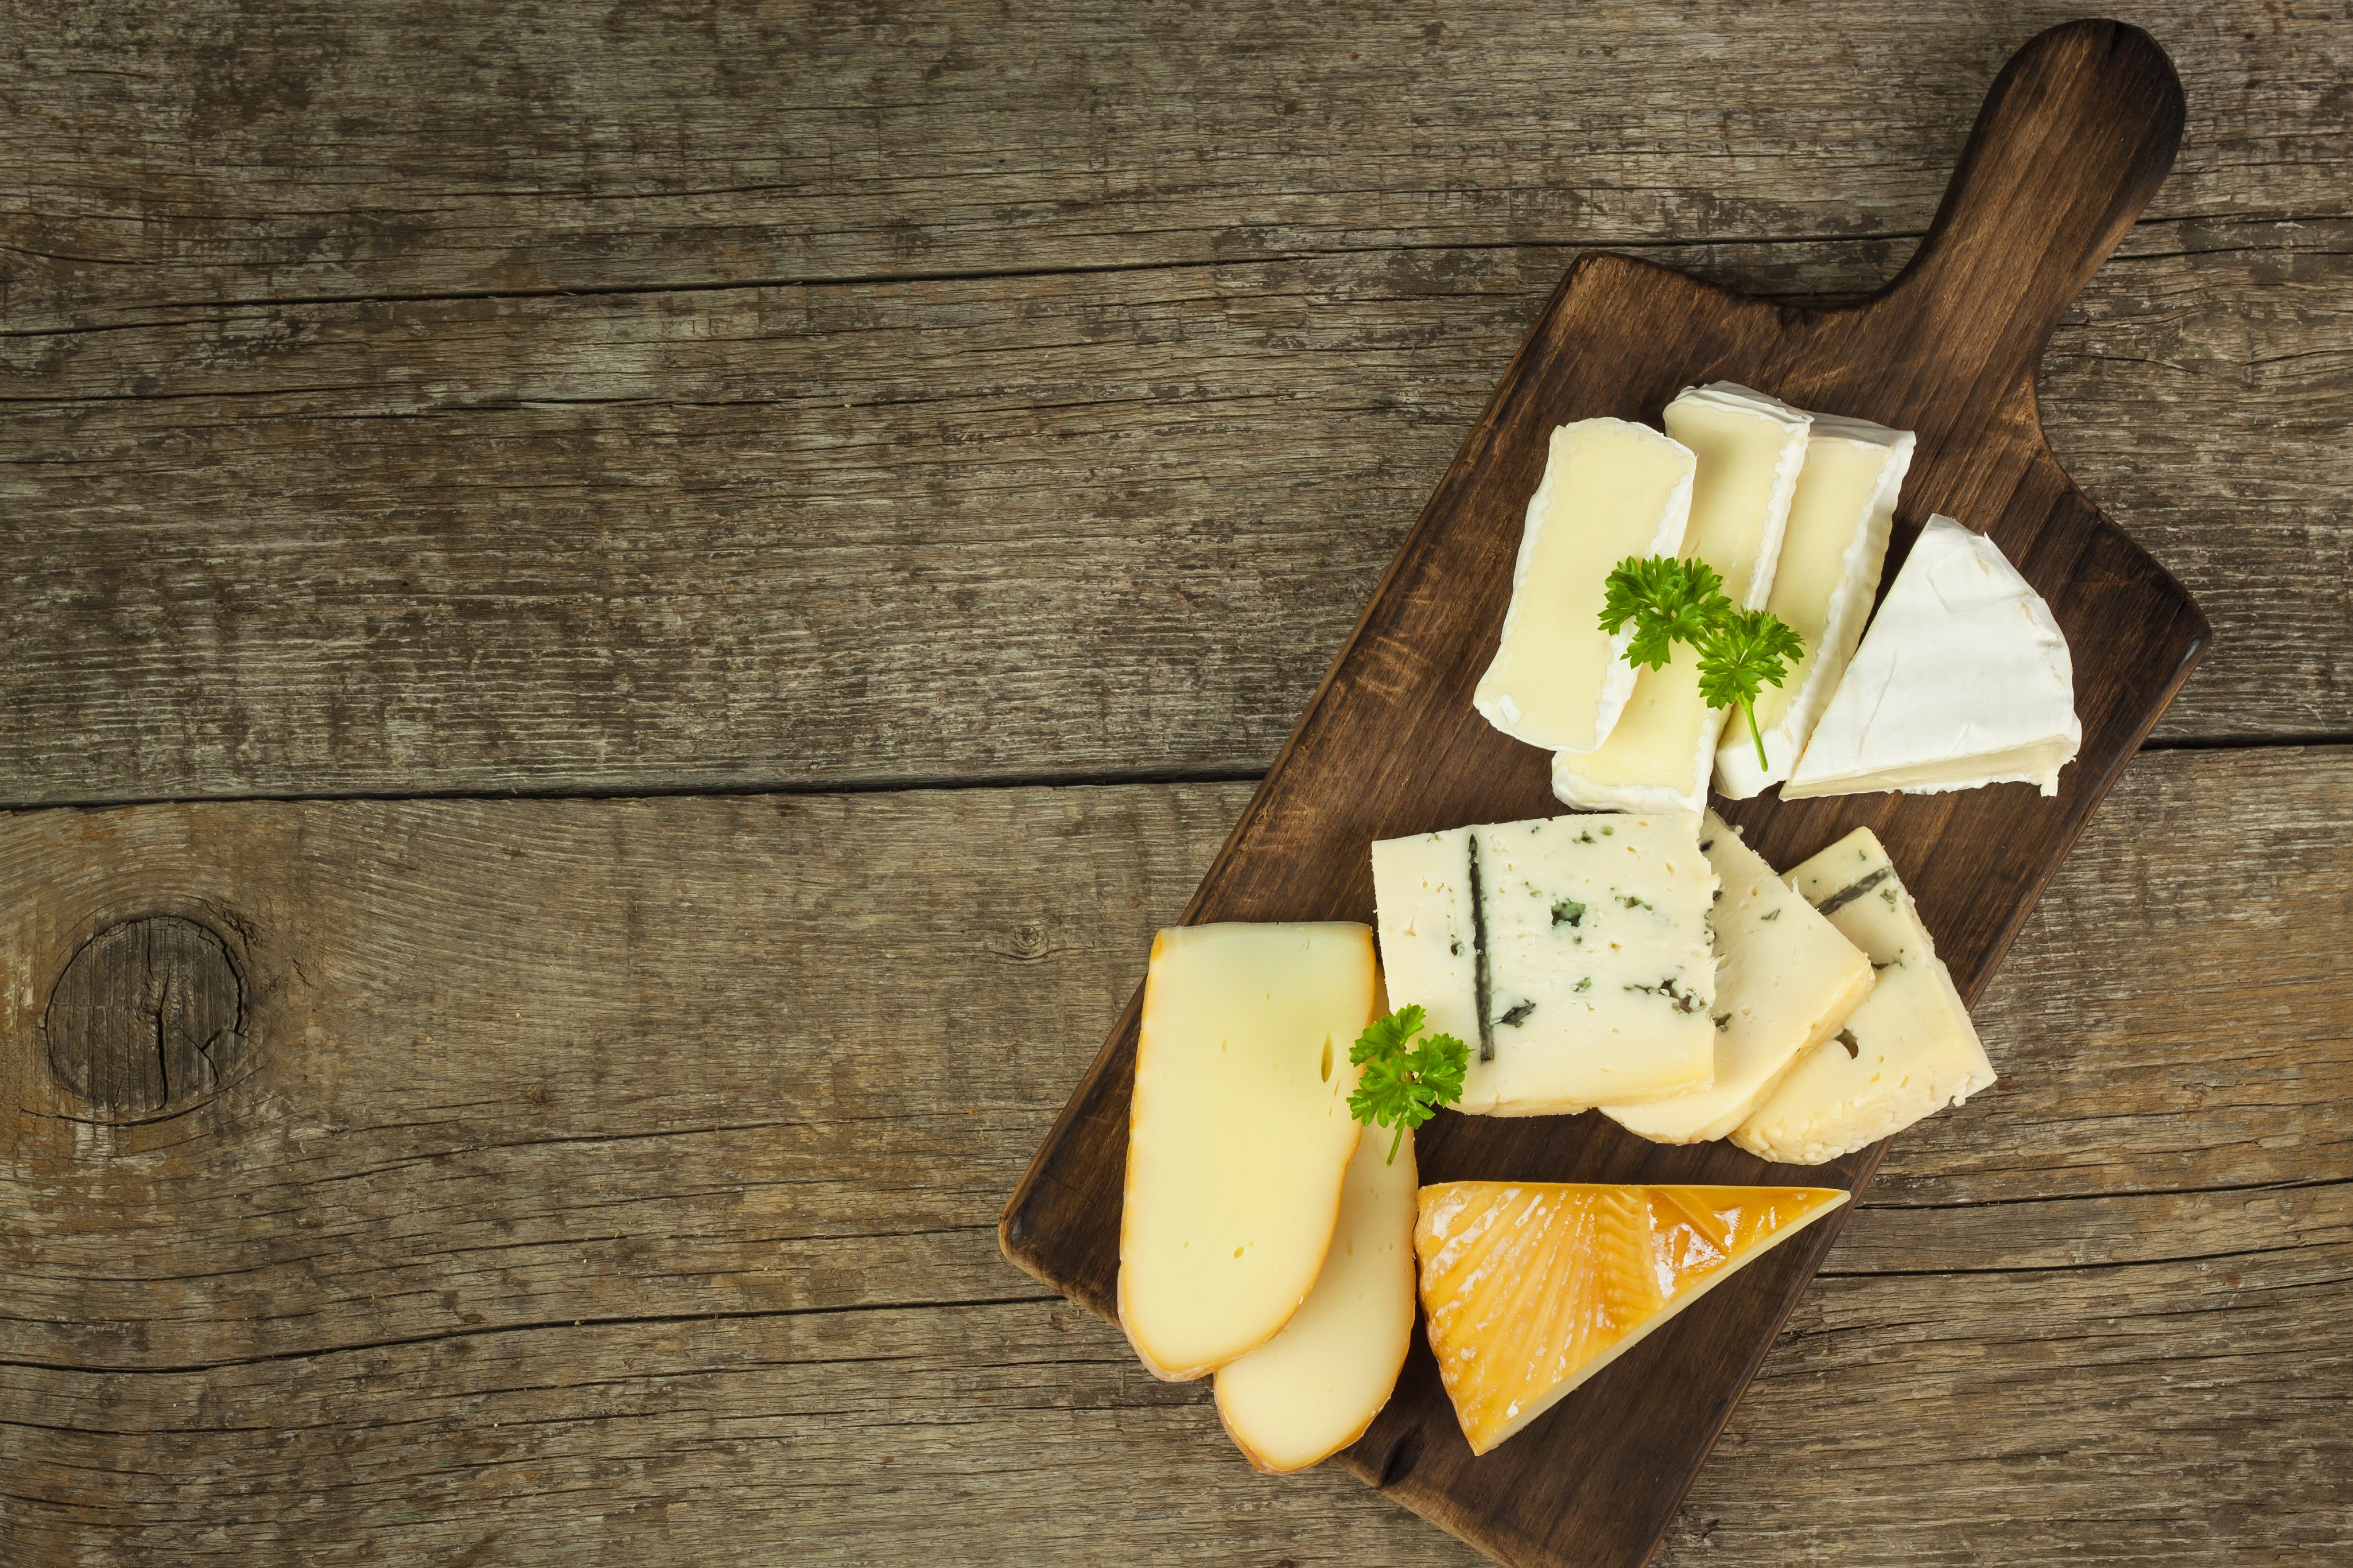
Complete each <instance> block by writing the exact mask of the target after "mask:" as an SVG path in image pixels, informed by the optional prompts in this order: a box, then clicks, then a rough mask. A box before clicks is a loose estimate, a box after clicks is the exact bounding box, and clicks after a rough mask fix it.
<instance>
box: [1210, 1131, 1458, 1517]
mask: <svg viewBox="0 0 2353 1568" xmlns="http://www.w3.org/2000/svg"><path fill="white" fill-rule="evenodd" d="M1392 1144H1394V1146H1395V1148H1396V1151H1397V1157H1396V1158H1395V1159H1394V1160H1392V1159H1391V1158H1390V1157H1389V1152H1390V1148H1391V1146H1392ZM1417 1186H1418V1182H1417V1180H1416V1177H1415V1174H1414V1163H1413V1134H1412V1133H1411V1132H1408V1133H1406V1134H1405V1135H1404V1137H1403V1138H1402V1139H1400V1138H1398V1134H1397V1132H1396V1131H1395V1130H1394V1129H1391V1128H1388V1127H1367V1128H1366V1129H1365V1130H1364V1131H1362V1132H1360V1133H1359V1134H1357V1138H1356V1155H1355V1157H1354V1158H1353V1159H1351V1160H1350V1161H1349V1162H1348V1171H1347V1175H1346V1176H1345V1179H1344V1181H1343V1184H1342V1186H1341V1188H1340V1220H1339V1224H1338V1225H1337V1226H1335V1228H1334V1230H1333V1232H1332V1246H1331V1248H1330V1250H1328V1251H1326V1252H1325V1253H1324V1269H1323V1272H1321V1273H1320V1274H1318V1275H1316V1277H1315V1288H1314V1289H1312V1290H1310V1291H1309V1292H1308V1293H1307V1300H1305V1301H1303V1302H1302V1303H1301V1304H1300V1308H1299V1310H1298V1311H1296V1312H1294V1313H1293V1314H1292V1318H1291V1321H1289V1322H1287V1323H1285V1324H1283V1325H1282V1332H1280V1333H1278V1334H1276V1335H1275V1336H1274V1338H1272V1339H1271V1340H1269V1341H1267V1342H1266V1343H1264V1344H1262V1345H1261V1346H1259V1347H1258V1349H1256V1350H1254V1351H1252V1352H1250V1353H1249V1354H1248V1355H1246V1356H1243V1357H1242V1358H1241V1359H1240V1360H1239V1361H1229V1362H1228V1363H1226V1364H1225V1365H1223V1366H1221V1367H1219V1369H1218V1383H1217V1389H1218V1419H1219V1421H1220V1422H1222V1423H1223V1424H1224V1426H1225V1428H1226V1433H1227V1435H1228V1436H1230V1437H1232V1438H1233V1440H1234V1446H1235V1447H1238V1448H1240V1450H1241V1451H1242V1455H1243V1457H1244V1458H1247V1459H1249V1460H1250V1463H1251V1464H1252V1465H1254V1466H1256V1467H1257V1468H1260V1469H1261V1470H1265V1471H1267V1472H1269V1473H1270V1474H1273V1475H1282V1474H1285V1473H1287V1472H1289V1471H1292V1470H1303V1469H1305V1468H1307V1467H1308V1466H1310V1465H1313V1464H1315V1463H1317V1462H1318V1461H1319V1460H1322V1459H1324V1458H1329V1457H1330V1456H1332V1455H1334V1454H1336V1453H1338V1452H1339V1451H1340V1450H1341V1449H1343V1448H1345V1447H1347V1446H1348V1445H1349V1444H1351V1443H1353V1442H1355V1441H1356V1439H1357V1438H1359V1437H1361V1436H1364V1435H1365V1428H1366V1427H1367V1426H1371V1425H1372V1424H1373V1417H1374V1416H1376V1415H1379V1414H1380V1412H1381V1406H1382V1405H1387V1404H1388V1401H1389V1392H1390V1391H1391V1390H1392V1389H1394V1388H1395V1387H1396V1386H1397V1380H1398V1373H1399V1372H1400V1371H1402V1370H1403V1369H1404V1367H1405V1352H1406V1350H1407V1348H1408V1347H1409V1345H1410V1344H1411V1343H1412V1342H1413V1301H1414V1296H1413V1226H1414V1215H1415V1202H1414V1194H1415V1190H1416V1188H1417Z"/></svg>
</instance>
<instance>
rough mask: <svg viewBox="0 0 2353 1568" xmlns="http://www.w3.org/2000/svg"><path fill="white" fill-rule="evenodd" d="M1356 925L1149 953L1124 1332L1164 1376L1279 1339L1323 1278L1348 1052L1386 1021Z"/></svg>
mask: <svg viewBox="0 0 2353 1568" xmlns="http://www.w3.org/2000/svg"><path fill="white" fill-rule="evenodd" d="M1372 935H1373V933H1372V932H1371V931H1368V930H1367V929H1366V928H1365V927H1363V926H1361V925H1356V924H1352V923H1345V922H1336V921H1335V922H1332V923H1327V924H1313V925H1204V926H1185V927H1179V928H1176V929H1174V930H1169V931H1162V932H1161V933H1160V934H1159V935H1158V936H1157V937H1155V938H1154V939H1153V943H1152V966H1151V969H1150V970H1149V971H1148V972H1147V973H1146V974H1145V982H1144V1019H1143V1026H1142V1030H1141V1033H1140V1034H1139V1035H1138V1037H1137V1040H1136V1047H1135V1089H1134V1098H1133V1099H1132V1100H1131V1101H1130V1106H1129V1111H1128V1131H1127V1190H1126V1196H1125V1202H1124V1205H1123V1207H1122V1209H1121V1212H1120V1224H1119V1321H1120V1327H1122V1328H1123V1329H1124V1330H1125V1331H1127V1337H1128V1342H1130V1343H1131V1344H1133V1345H1134V1347H1135V1352H1136V1354H1137V1355H1138V1356H1139V1357H1140V1358H1141V1359H1142V1360H1143V1362H1144V1364H1145V1367H1147V1368H1148V1369H1149V1370H1150V1371H1151V1372H1152V1373H1153V1374H1154V1375H1155V1376H1157V1377H1164V1378H1169V1379H1183V1378H1192V1377H1198V1376H1200V1375H1202V1374H1203V1373H1207V1372H1210V1371H1212V1370H1214V1369H1216V1368H1218V1367H1219V1366H1222V1365H1224V1364H1225V1363H1228V1362H1229V1361H1232V1360H1234V1359H1235V1358H1237V1357H1239V1356H1242V1355H1245V1354H1247V1353H1249V1352H1251V1351H1253V1350H1256V1349H1257V1348H1258V1347H1259V1346H1260V1345H1262V1344H1264V1343H1265V1342H1267V1341H1268V1340H1271V1339H1272V1338H1273V1337H1274V1335H1275V1333H1276V1331H1278V1330H1280V1329H1281V1328H1282V1325H1283V1324H1284V1323H1286V1322H1288V1321H1290V1319H1291V1315H1292V1314H1293V1312H1295V1311H1297V1310H1299V1304H1300V1302H1302V1301H1303V1300H1305V1299H1306V1297H1307V1292H1308V1290H1309V1289H1310V1288H1311V1287H1313V1286H1314V1283H1315V1276H1316V1274H1317V1272H1318V1270H1320V1269H1321V1268H1323V1267H1324V1248H1325V1247H1326V1246H1327V1245H1328V1244H1329V1243H1330V1241H1331V1239H1332V1227H1333V1224H1334V1222H1335V1218H1336V1216H1337V1215H1338V1213H1339V1208H1340V1185H1341V1173H1342V1172H1344V1171H1345V1169H1346V1168H1347V1164H1348V1160H1349V1157H1350V1156H1351V1155H1352V1154H1354V1153H1355V1152H1356V1121H1354V1120H1353V1119H1352V1118H1351V1117H1350V1116H1349V1114H1348V1096H1349V1094H1350V1093H1351V1092H1352V1091H1353V1090H1354V1089H1355V1088H1356V1068H1354V1067H1352V1066H1350V1065H1349V1062H1348V1047H1350V1046H1352V1045H1354V1044H1355V1043H1356V1037H1357V1036H1358V1035H1361V1034H1362V1033H1364V1031H1365V1026H1366V1025H1367V1024H1369V1023H1371V1022H1372V1020H1373V1016H1374V1011H1373V1010H1374V1005H1375V1002H1374V998H1375V994H1376V983H1375V975H1374V967H1373V940H1372Z"/></svg>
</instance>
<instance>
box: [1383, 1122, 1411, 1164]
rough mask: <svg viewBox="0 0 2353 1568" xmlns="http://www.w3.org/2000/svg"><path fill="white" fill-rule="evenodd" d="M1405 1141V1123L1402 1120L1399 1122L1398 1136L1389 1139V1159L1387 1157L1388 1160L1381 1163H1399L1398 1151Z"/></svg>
mask: <svg viewBox="0 0 2353 1568" xmlns="http://www.w3.org/2000/svg"><path fill="white" fill-rule="evenodd" d="M1404 1142H1405V1123H1404V1122H1402V1121H1400V1122H1398V1130H1397V1136H1396V1137H1394V1138H1392V1139H1390V1140H1389V1157H1388V1159H1386V1160H1384V1161H1382V1162H1381V1163H1383V1164H1384V1165H1394V1164H1396V1163H1397V1152H1398V1148H1399V1146H1400V1145H1402V1144H1403V1143H1404Z"/></svg>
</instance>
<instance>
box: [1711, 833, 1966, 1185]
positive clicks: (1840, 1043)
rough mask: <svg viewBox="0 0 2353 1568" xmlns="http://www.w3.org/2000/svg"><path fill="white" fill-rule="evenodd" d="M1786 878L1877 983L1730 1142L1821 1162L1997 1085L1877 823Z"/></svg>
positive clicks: (1786, 1159) (1783, 1159) (1789, 1159)
mask: <svg viewBox="0 0 2353 1568" xmlns="http://www.w3.org/2000/svg"><path fill="white" fill-rule="evenodd" d="M1788 880H1789V884H1790V886H1791V887H1793V888H1795V889H1797V890H1798V891H1799V893H1800V894H1802V895H1803V896H1804V897H1805V899H1806V901H1807V902H1809V903H1810V904H1812V905H1813V906H1814V908H1815V909H1817V910H1820V912H1821V914H1822V915H1823V916H1824V917H1825V918H1826V919H1828V920H1829V921H1830V922H1831V924H1832V925H1834V926H1836V927H1837V928H1838V930H1839V932H1840V934H1841V935H1842V936H1844V937H1845V938H1846V939H1847V940H1848V941H1849V942H1852V943H1854V945H1855V946H1857V947H1859V948H1861V949H1862V951H1863V953H1864V955H1865V956H1866V957H1868V958H1869V959H1870V960H1871V963H1872V967H1873V969H1874V970H1876V971H1877V972H1878V979H1877V981H1876V982H1875V983H1874V984H1873V986H1872V989H1871V994H1870V995H1868V996H1866V997H1864V998H1863V1000H1862V1005H1859V1006H1857V1007H1856V1008H1855V1010H1854V1011H1853V1012H1852V1014H1850V1015H1848V1016H1847V1019H1846V1022H1845V1023H1844V1024H1843V1025H1842V1026H1840V1028H1839V1030H1838V1032H1837V1033H1836V1034H1834V1035H1832V1036H1831V1037H1830V1038H1829V1039H1827V1040H1824V1041H1823V1042H1822V1043H1821V1044H1820V1045H1818V1046H1815V1047H1812V1048H1811V1049H1810V1050H1808V1051H1807V1052H1805V1053H1804V1054H1803V1055H1802V1056H1800V1057H1799V1058H1798V1064H1797V1066H1796V1067H1794V1068H1791V1069H1790V1071H1789V1073H1788V1077H1786V1078H1784V1079H1782V1080H1781V1081H1780V1083H1779V1084H1778V1086H1776V1087H1775V1089H1773V1091H1772V1093H1770V1094H1768V1095H1767V1096H1766V1098H1765V1100H1764V1101H1763V1103H1761V1104H1760V1105H1758V1106H1757V1109H1756V1110H1755V1111H1754V1112H1753V1113H1751V1115H1750V1116H1749V1118H1748V1120H1747V1121H1744V1122H1742V1123H1741V1124H1740V1125H1739V1126H1738V1127H1737V1128H1736V1129H1734V1130H1733V1133H1732V1141H1733V1142H1735V1143H1737V1144H1739V1145H1740V1146H1741V1147H1742V1148H1743V1149H1746V1150H1747V1151H1748V1152H1750V1153H1752V1154H1757V1155H1760V1156H1762V1157H1763V1158H1765V1159H1767V1160H1773V1161H1777V1162H1778V1163H1782V1164H1785V1165H1819V1164H1821V1163H1823V1162H1825V1161H1829V1160H1835V1159H1837V1158H1838V1157H1839V1156H1840V1155H1841V1154H1851V1153H1852V1152H1854V1151H1855V1150H1857V1149H1861V1148H1863V1147H1866V1146H1867V1145H1869V1144H1873V1143H1876V1142H1879V1141H1880V1140H1881V1139H1882V1138H1886V1137H1890V1136H1892V1135H1894V1134H1895V1133H1897V1132H1901V1131H1904V1129H1905V1128H1906V1127H1909V1126H1911V1125H1912V1124H1913V1123H1914V1122H1915V1121H1919V1120H1920V1119H1921V1118H1923V1117H1925V1116H1926V1115H1928V1114H1929V1113H1931V1112H1932V1111H1935V1110H1937V1109H1939V1108H1940V1107H1942V1106H1946V1105H1958V1104H1960V1103H1961V1102H1962V1101H1963V1100H1967V1099H1968V1097H1969V1096H1970V1095H1972V1094H1975V1093H1976V1092H1977V1091H1978V1090H1979V1089H1983V1088H1985V1087H1986V1086H1987V1085H1989V1084H1990V1083H1991V1082H1993V1079H1994V1073H1993V1064H1992V1063H1990V1062H1989V1061H1988V1060H1986V1054H1985V1047H1984V1046H1983V1045H1981V1044H1979V1043H1978V1032H1977V1030H1976V1028H1975V1027H1974V1026H1971V1024H1970V1023H1969V1012H1968V1008H1967V1007H1965V1006H1963V1005H1961V995H1960V993H1959V992H1958V991H1957V990H1955V989H1954V987H1953V977H1952V975H1951V974H1950V973H1948V972H1947V970H1946V968H1945V965H1944V963H1943V961H1942V960H1940V959H1938V958H1937V956H1936V943H1935V942H1931V941H1930V940H1929V938H1928V932H1927V929H1926V927H1925V926H1923V925H1922V924H1921V923H1920V915H1919V911H1918V910H1915V908H1914V907H1913V904H1912V895H1911V894H1909V893H1907V892H1905V890H1904V884H1903V883H1902V882H1901V881H1900V880H1898V879H1897V878H1896V875H1895V868H1894V865H1893V864H1892V863H1891V862H1890V861H1889V860H1888V858H1887V851H1886V850H1885V849H1884V848H1883V847H1881V846H1880V842H1879V839H1878V838H1877V837H1875V836H1874V835H1873V833H1872V831H1871V829H1869V828H1867V827H1858V828H1856V829H1855V830H1854V831H1853V832H1852V833H1850V834H1848V835H1847V836H1846V837H1844V838H1841V839H1840V840H1839V841H1838V842H1837V843H1835V844H1833V845H1831V847H1829V848H1827V849H1825V850H1823V851H1822V852H1821V853H1820V854H1819V855H1817V856H1815V857H1814V858H1812V859H1810V860H1809V861H1807V862H1806V863H1805V864H1804V865H1802V866H1799V868H1797V869H1796V870H1794V871H1791V872H1790V873H1789V876H1788Z"/></svg>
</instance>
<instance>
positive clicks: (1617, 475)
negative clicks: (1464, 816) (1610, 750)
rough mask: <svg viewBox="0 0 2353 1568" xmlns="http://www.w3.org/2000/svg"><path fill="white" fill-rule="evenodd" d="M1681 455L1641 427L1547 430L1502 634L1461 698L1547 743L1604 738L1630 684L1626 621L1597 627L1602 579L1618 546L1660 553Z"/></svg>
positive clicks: (1676, 537) (1584, 747)
mask: <svg viewBox="0 0 2353 1568" xmlns="http://www.w3.org/2000/svg"><path fill="white" fill-rule="evenodd" d="M1691 491H1692V455H1691V452H1690V451H1689V450H1688V449H1687V448H1685V447H1682V446H1679V445H1677V444H1676V443H1675V442H1673V441H1671V440H1669V439H1668V438H1667V437H1664V436H1662V435H1660V434H1659V433H1658V432H1657V431H1656V430H1652V429H1651V428H1649V427H1648V426H1642V425H1631V424H1629V423H1627V422H1626V421H1625V420H1623V419H1580V420H1578V421H1577V423H1576V424H1574V425H1563V426H1560V427H1559V428H1558V429H1556V430H1555V431H1554V432H1553V433H1552V445H1551V448H1550V452H1549V454H1548V456H1547V457H1546V460H1545V471H1544V480H1543V482H1542V483H1541V484H1539V485H1538V486H1537V487H1536V493H1535V496H1533V497H1532V498H1530V500H1529V501H1528V515H1527V521H1526V523H1525V525H1524V526H1523V528H1522V531H1521V533H1520V554H1519V560H1518V563H1517V564H1516V565H1514V568H1513V570H1512V604H1511V607H1510V608H1509V609H1508V610H1506V611H1505V612H1504V635H1503V641H1502V642H1501V644H1500V645H1499V646H1498V647H1496V649H1495V658H1494V660H1493V663H1491V664H1489V665H1488V666H1487V672H1486V673H1485V674H1484V675H1482V676H1481V677H1480V678H1479V685H1478V688H1477V689H1476V690H1475V691H1473V692H1472V698H1471V703H1472V707H1474V708H1476V709H1478V710H1479V711H1480V712H1481V713H1482V714H1483V715H1485V716H1486V720H1487V721H1488V722H1489V723H1491V724H1493V725H1494V726H1495V728H1497V729H1498V730H1501V731H1504V733H1505V734H1506V735H1512V736H1516V737H1517V738H1518V739H1520V740H1523V741H1525V742H1527V743H1528V744H1530V745H1532V746H1542V747H1545V748H1546V750H1548V751H1561V752H1589V751H1591V750H1592V749H1593V748H1594V747H1596V746H1598V745H1599V744H1600V743H1601V742H1603V741H1604V740H1606V739H1608V737H1609V729H1610V726H1611V725H1613V724H1615V723H1617V721H1618V713H1619V710H1620V709H1622V708H1623V707H1625V705H1626V696H1627V693H1628V692H1630V690H1632V689H1633V686H1634V669H1633V667H1632V666H1631V665H1629V664H1628V663H1627V662H1626V660H1625V658H1623V657H1622V656H1623V655H1624V653H1625V651H1626V645H1627V644H1628V643H1630V642H1631V641H1632V640H1633V637H1634V630H1633V626H1631V624H1629V625H1628V626H1625V627H1623V628H1621V629H1620V631H1619V633H1618V634H1617V635H1616V636H1615V637H1612V636H1611V635H1609V633H1607V632H1605V631H1603V630H1602V629H1601V608H1602V604H1603V601H1604V599H1605V597H1606V594H1605V591H1604V584H1606V583H1607V582H1608V581H1609V572H1610V569H1611V568H1612V567H1614V566H1616V565H1617V564H1618V563H1619V562H1620V561H1622V560H1624V559H1625V558H1626V557H1627V556H1629V555H1672V554H1673V553H1674V552H1675V550H1676V547H1677V546H1679V545H1680V544H1682V543H1683V529H1684V526H1685V524H1686V523H1687V522H1688V521H1690V516H1691Z"/></svg>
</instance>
